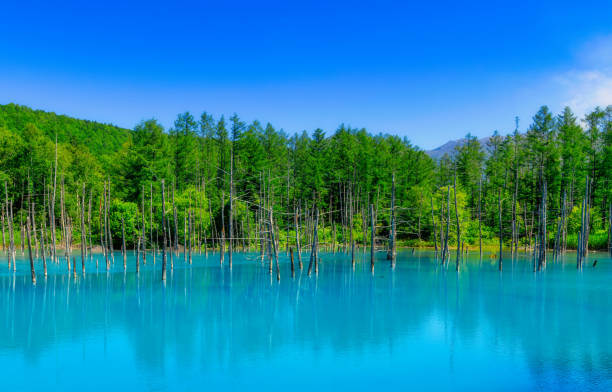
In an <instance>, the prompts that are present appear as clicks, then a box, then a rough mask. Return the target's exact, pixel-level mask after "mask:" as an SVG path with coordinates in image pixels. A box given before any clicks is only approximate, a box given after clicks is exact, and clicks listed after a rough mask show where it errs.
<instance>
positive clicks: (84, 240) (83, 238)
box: [43, 184, 125, 275]
mask: <svg viewBox="0 0 612 392" xmlns="http://www.w3.org/2000/svg"><path fill="white" fill-rule="evenodd" d="M81 196H82V203H81V269H82V273H83V275H84V274H85V249H86V248H87V236H86V234H85V184H83V192H82V193H81ZM124 235H125V234H124ZM124 247H125V245H124ZM43 253H44V252H43Z"/></svg>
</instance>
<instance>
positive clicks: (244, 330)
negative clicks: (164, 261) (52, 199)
mask: <svg viewBox="0 0 612 392" xmlns="http://www.w3.org/2000/svg"><path fill="white" fill-rule="evenodd" d="M283 256H284V255H283ZM380 256H381V259H379V260H377V265H376V271H375V273H374V275H372V274H371V273H370V266H369V258H368V257H367V256H366V255H364V254H362V253H359V256H358V257H359V258H358V262H357V264H356V268H355V271H353V270H352V268H351V263H350V256H349V255H346V254H336V255H333V254H322V255H321V264H320V270H319V274H318V276H315V275H314V273H313V275H312V276H310V277H308V276H307V274H306V270H304V271H302V272H300V271H299V270H298V269H297V265H296V273H295V278H291V273H290V270H289V262H288V258H287V257H281V281H280V282H277V281H276V277H275V276H273V277H271V276H270V274H269V272H268V266H267V264H265V265H264V264H262V263H261V262H259V261H258V260H257V258H256V255H253V254H250V255H245V254H236V255H235V256H234V266H233V269H232V270H231V271H230V270H229V269H228V267H227V258H226V263H225V265H224V266H223V268H221V267H220V266H219V256H218V254H212V253H211V254H209V256H208V258H205V257H204V256H199V255H194V258H193V265H191V266H189V265H186V264H185V263H184V261H183V260H182V255H181V256H180V259H178V260H177V259H176V258H175V260H174V270H173V271H168V280H167V282H166V283H165V285H164V284H163V283H162V282H161V263H160V259H161V258H160V257H159V256H158V257H157V264H156V265H155V266H154V265H153V264H152V257H151V256H150V255H149V257H148V258H147V261H148V263H147V265H146V266H141V270H140V274H139V275H136V273H135V272H134V269H135V268H134V265H135V258H134V257H133V255H132V254H130V257H129V258H128V270H127V272H124V271H123V263H122V258H121V255H120V254H118V253H117V254H116V255H115V264H114V265H113V267H112V270H111V271H110V272H108V273H107V272H106V271H105V265H104V262H103V260H102V257H101V255H94V257H95V258H98V259H99V261H100V263H99V266H100V268H99V270H98V271H96V267H95V262H88V265H87V272H86V274H85V276H81V275H80V274H79V275H78V276H77V277H76V279H75V278H74V277H73V275H72V274H70V275H69V274H68V273H67V272H66V265H65V262H63V263H62V264H60V265H55V264H49V276H48V277H47V278H46V279H45V278H44V277H43V276H42V264H41V262H40V261H37V264H36V270H37V274H38V276H37V278H38V283H37V284H36V286H32V284H31V280H30V272H29V263H28V262H27V261H26V260H25V259H24V258H23V257H22V258H21V259H20V260H18V264H17V271H16V272H13V271H9V270H8V269H7V268H6V264H5V263H6V257H5V256H4V255H3V257H2V262H3V263H2V264H3V265H4V268H2V269H0V369H2V370H0V374H2V384H3V387H2V390H7V391H21V390H43V389H44V390H47V391H49V390H50V391H60V390H61V391H64V390H75V389H81V390H100V391H101V390H105V391H108V390H109V389H110V390H112V389H115V390H117V389H119V390H127V389H132V390H154V391H157V390H162V391H166V390H205V389H209V390H210V389H220V388H226V389H229V390H235V389H246V388H248V389H250V390H260V389H262V390H263V389H265V390H267V391H269V390H281V389H282V390H292V391H295V390H309V391H312V390H313V388H318V389H324V390H328V389H337V388H343V389H348V388H350V389H352V390H378V389H380V388H401V389H402V390H405V389H409V388H410V389H414V390H424V389H428V390H447V389H454V390H486V391H491V390H543V389H544V390H576V391H585V390H598V391H599V390H600V391H606V390H607V391H609V390H612V319H611V316H610V311H611V310H612V261H611V260H610V259H609V258H607V257H606V256H605V255H603V254H594V253H593V254H591V255H590V256H589V257H590V260H591V262H592V260H593V259H595V258H597V259H598V260H599V263H598V265H597V267H596V268H592V267H590V265H591V263H590V262H589V263H588V265H589V266H588V267H585V268H584V270H583V271H581V272H579V271H577V270H576V268H575V254H568V255H567V256H566V260H564V261H563V262H558V263H551V262H550V261H549V263H548V267H547V269H546V271H545V272H542V273H535V274H534V273H533V272H532V266H531V264H530V263H529V261H527V259H526V258H524V257H519V259H518V260H515V261H511V260H510V259H509V258H506V260H505V263H504V268H505V269H504V271H503V273H502V274H500V273H499V272H498V271H497V264H496V262H495V260H491V259H490V258H489V257H488V256H485V258H484V259H483V260H482V261H480V260H479V259H478V258H475V257H474V256H471V257H470V258H469V259H466V260H464V261H463V263H462V266H461V272H460V273H459V274H457V273H456V272H455V271H454V266H451V267H450V268H449V269H446V268H443V267H441V266H439V265H438V264H437V263H436V262H435V261H434V260H433V258H432V256H433V255H432V253H431V252H416V254H414V255H412V254H411V252H400V253H399V254H398V262H397V266H396V268H395V270H391V269H390V267H389V264H388V262H387V261H385V260H383V259H382V256H383V255H382V254H380ZM76 258H77V260H78V263H80V255H77V256H76ZM305 259H306V260H307V255H306V254H305ZM296 264H297V263H296ZM306 267H307V265H305V268H306ZM78 271H79V272H80V264H79V268H78Z"/></svg>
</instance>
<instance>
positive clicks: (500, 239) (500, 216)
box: [497, 190, 504, 271]
mask: <svg viewBox="0 0 612 392" xmlns="http://www.w3.org/2000/svg"><path fill="white" fill-rule="evenodd" d="M497 204H498V208H497V212H498V216H499V261H498V266H499V270H500V271H501V270H502V269H503V254H502V245H503V243H504V233H503V227H502V203H501V190H499V191H498V192H497Z"/></svg>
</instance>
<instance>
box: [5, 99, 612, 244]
mask: <svg viewBox="0 0 612 392" xmlns="http://www.w3.org/2000/svg"><path fill="white" fill-rule="evenodd" d="M56 137H57V151H58V153H57V155H58V174H57V175H58V180H57V181H58V184H60V183H61V182H63V183H64V184H65V200H66V209H67V213H68V215H69V216H73V218H72V221H73V222H78V209H77V208H78V205H77V194H80V193H82V186H83V185H85V187H86V192H85V195H86V197H87V198H88V199H89V198H91V199H92V200H93V209H92V213H91V216H92V227H93V229H92V231H93V234H94V236H96V235H98V234H97V233H99V228H98V227H99V210H100V203H101V197H102V193H103V187H104V182H105V181H110V184H111V189H112V200H113V201H112V207H111V227H112V230H113V232H114V234H115V235H114V239H115V241H118V240H119V236H118V233H120V220H121V217H122V216H124V217H125V219H126V230H127V231H128V238H129V239H128V241H129V242H130V244H131V243H133V241H134V238H135V236H136V233H138V232H139V230H140V229H139V227H138V226H139V224H140V223H139V222H141V221H142V219H141V218H139V216H141V214H142V211H143V197H144V198H145V199H146V202H147V204H146V205H144V212H145V216H146V217H147V221H146V223H145V226H147V225H148V227H149V228H150V226H151V224H152V225H153V229H154V230H153V231H151V239H152V238H153V232H155V233H156V235H157V231H158V230H159V215H160V214H159V211H160V206H161V201H160V199H161V198H160V195H159V193H160V192H159V180H160V179H162V178H163V179H165V181H166V184H167V187H169V188H170V189H171V190H172V189H173V188H174V192H173V193H174V195H173V197H174V199H175V203H176V205H177V211H178V213H177V220H178V224H177V227H179V228H181V230H178V231H179V233H178V234H179V237H181V238H182V233H183V231H182V227H183V226H182V223H183V221H184V219H185V211H187V210H188V209H191V211H192V213H193V216H194V219H195V223H194V224H195V225H196V227H197V228H198V230H199V232H200V234H199V238H200V239H202V238H203V237H204V236H206V237H208V238H210V237H211V236H214V235H215V233H218V232H219V227H220V224H221V223H220V222H221V220H220V214H221V206H222V205H225V204H227V203H228V195H229V183H230V181H229V173H230V165H231V162H232V152H233V166H232V169H233V178H234V195H235V203H234V204H235V215H234V217H233V219H234V223H235V225H234V228H235V230H239V231H241V232H242V233H243V234H244V233H245V232H247V233H246V234H245V236H247V235H248V234H249V233H248V232H252V231H253V230H254V227H255V223H254V222H255V221H256V218H257V213H258V205H259V202H260V201H261V198H262V191H263V190H264V189H265V190H266V192H267V196H266V197H269V198H270V200H271V203H272V205H273V206H274V211H275V212H277V213H278V218H276V219H277V223H278V225H279V228H280V231H281V232H285V230H286V229H291V230H292V229H293V226H292V225H293V213H294V211H295V210H296V207H300V208H301V209H302V210H303V211H306V210H307V209H308V208H310V207H312V206H313V205H316V206H317V207H318V208H319V209H320V210H321V211H322V213H325V214H324V215H322V218H321V222H320V223H321V226H322V227H323V233H324V234H323V235H327V236H330V235H331V233H332V230H331V229H332V227H338V230H337V231H336V240H337V241H340V242H342V241H345V240H346V237H347V234H346V233H348V228H347V227H348V222H349V219H348V216H347V211H349V208H348V207H347V206H348V205H349V204H350V203H349V201H351V200H352V204H353V211H354V219H353V231H354V233H355V236H356V238H357V241H359V242H362V241H363V236H364V235H365V232H366V230H364V227H365V226H367V223H368V219H369V218H368V206H369V205H370V204H372V205H374V206H375V208H376V211H377V214H376V216H377V224H378V225H379V228H378V230H377V235H378V236H385V235H387V233H388V228H389V224H390V219H389V218H390V198H391V178H392V174H393V173H395V175H396V206H397V207H396V214H397V222H398V237H399V240H400V242H401V243H404V244H414V245H426V244H432V243H433V242H432V241H433V235H432V232H433V230H432V229H433V225H432V215H433V219H435V224H436V227H437V228H438V231H437V232H438V233H439V230H440V228H441V227H442V226H441V224H442V225H445V224H446V220H447V216H448V214H447V212H448V210H447V208H450V211H451V215H450V216H451V219H450V225H451V229H450V231H449V232H450V238H451V242H452V240H453V238H454V237H453V235H454V234H453V233H454V232H455V230H454V228H453V227H454V226H455V225H456V223H455V216H454V214H455V207H454V204H453V203H450V205H449V206H447V203H448V200H447V198H448V195H449V192H448V188H447V187H448V186H451V187H452V185H453V181H454V177H455V175H456V176H457V199H458V204H457V209H458V211H457V212H458V216H459V221H460V226H461V232H462V239H463V240H465V241H467V243H468V244H476V243H477V242H478V237H479V224H478V221H479V219H478V218H479V205H480V211H481V213H480V216H481V218H482V227H481V230H482V236H483V238H484V240H483V241H484V242H485V243H493V242H494V241H495V239H496V238H499V234H500V229H499V222H498V213H499V202H501V214H502V229H501V230H502V234H503V238H504V239H506V243H507V244H509V241H510V239H511V237H512V230H513V227H515V229H514V230H516V231H517V236H518V238H519V242H520V243H521V245H527V244H531V241H532V239H531V238H532V236H534V235H535V234H534V232H535V231H536V230H537V223H536V221H537V216H536V215H537V214H538V211H539V210H538V208H539V203H540V202H541V199H542V197H541V194H542V186H543V184H544V183H546V186H547V199H546V204H547V210H548V219H547V221H546V224H547V227H548V233H550V236H549V240H550V239H551V238H552V237H553V236H554V235H555V234H556V232H557V227H558V225H559V222H560V220H559V216H560V214H561V209H562V206H563V203H562V200H563V196H564V194H565V196H566V212H567V216H568V219H567V220H566V222H565V225H564V227H563V232H565V231H566V232H567V240H568V245H569V246H572V243H575V237H576V233H577V231H578V226H579V225H580V206H581V203H582V197H583V195H584V191H585V184H586V177H587V175H588V176H589V178H590V180H591V181H592V183H591V192H590V196H589V197H590V208H591V218H590V221H589V225H590V231H591V232H592V237H591V246H594V247H602V248H603V247H606V245H607V242H608V234H607V233H608V226H609V220H610V219H609V206H610V203H612V106H609V107H607V108H606V109H601V108H596V109H595V110H594V111H592V112H591V113H589V114H587V115H586V116H585V118H584V121H582V122H581V121H579V120H578V119H577V118H576V116H575V115H574V114H572V112H571V110H570V109H569V108H565V109H564V110H563V112H562V113H559V114H556V115H555V114H553V113H551V112H550V110H549V109H548V107H546V106H543V107H541V108H540V109H539V110H538V111H537V113H536V114H535V115H534V116H533V119H532V121H531V124H530V126H529V128H528V130H527V131H526V132H525V133H520V132H518V129H516V130H514V132H510V133H509V134H508V136H502V135H500V134H499V133H498V132H494V133H493V135H492V136H491V137H490V138H489V139H488V141H487V143H486V145H484V146H483V145H481V144H480V142H479V141H478V140H477V139H476V138H475V137H472V136H471V135H467V140H466V142H465V143H464V144H462V145H460V146H458V147H457V148H456V150H455V152H454V153H453V154H452V155H445V156H444V157H442V158H441V159H440V160H439V161H434V160H433V159H431V158H430V157H429V156H428V155H427V153H425V152H424V151H422V150H420V149H419V148H418V147H416V146H413V145H411V144H410V142H409V141H408V140H407V139H406V138H399V137H397V136H392V135H383V134H377V135H375V134H371V133H369V132H368V131H366V130H365V129H354V128H350V127H345V126H344V125H341V126H340V127H339V128H338V129H337V130H336V131H335V132H333V133H332V134H330V135H326V134H325V132H324V131H323V130H321V129H316V130H314V132H312V133H308V132H306V131H304V132H302V133H299V134H294V135H288V134H286V133H285V132H283V131H282V130H276V129H275V128H274V127H273V126H272V125H271V124H269V123H267V124H265V125H264V124H262V123H260V122H258V121H254V122H252V123H250V124H247V123H245V122H243V121H242V120H241V119H240V118H239V117H238V116H237V115H235V114H234V115H233V116H231V117H230V118H229V119H227V120H226V119H225V118H224V117H220V118H218V119H214V118H213V117H212V116H211V115H209V114H207V113H206V112H204V113H203V114H201V116H199V117H198V118H196V117H194V116H193V115H192V114H190V113H188V112H186V113H182V114H179V115H178V116H177V118H176V121H175V122H174V126H173V127H172V128H170V129H168V130H165V129H164V128H163V127H162V126H161V125H160V124H159V123H158V122H157V121H156V120H147V121H143V122H141V123H139V124H138V125H137V126H136V127H135V128H134V129H133V130H128V129H123V128H119V127H116V126H113V125H108V124H100V123H96V122H92V121H86V120H78V119H74V118H70V117H67V116H60V115H56V114H54V113H48V112H43V111H39V110H32V109H30V108H28V107H25V106H19V105H14V104H8V105H0V177H1V180H2V182H3V183H4V182H6V184H7V189H8V195H7V197H8V199H9V200H12V202H13V209H14V211H15V212H14V216H15V219H16V222H17V223H18V222H19V221H20V220H21V222H23V212H22V210H24V209H27V203H26V199H27V195H31V197H32V200H33V202H34V203H35V206H38V207H36V213H37V216H39V217H38V218H37V219H44V216H48V214H46V209H44V208H42V207H41V206H45V207H47V208H48V203H49V200H50V198H49V197H48V195H49V192H50V188H51V186H52V184H53V173H54V162H55V149H56V144H55V140H56ZM58 186H59V185H58ZM151 192H152V194H153V200H152V202H151V201H150V200H149V198H150V197H151ZM452 192H453V191H452V189H451V198H452V197H453V196H454V194H453V193H452ZM5 200H6V198H3V200H2V202H3V205H4V207H3V208H2V211H3V215H4V214H5V211H6V208H5V207H6V205H5V204H4V201H5ZM479 200H480V204H479ZM58 202H59V200H56V203H58ZM149 203H151V204H152V209H153V211H154V213H153V216H152V217H151V216H150V210H151V205H149ZM432 206H433V214H432ZM442 208H443V209H444V213H443V211H442ZM168 211H170V210H168ZM43 214H45V215H43ZM225 214H227V211H225ZM170 215H171V214H170ZM171 218H172V216H171ZM224 218H225V220H224V222H225V225H227V222H228V220H227V216H224ZM3 222H4V221H3ZM513 222H514V223H513ZM3 224H4V223H3ZM76 226H78V225H75V230H76V231H78V230H79V228H78V227H76ZM149 228H147V230H149ZM325 228H327V229H325ZM226 231H227V229H226ZM287 233H288V231H287ZM343 234H344V235H343ZM73 238H75V240H76V241H77V242H78V241H79V239H80V236H78V235H74V236H73ZM289 238H290V241H293V237H291V235H289ZM284 239H285V236H283V237H281V240H284ZM153 241H155V240H153Z"/></svg>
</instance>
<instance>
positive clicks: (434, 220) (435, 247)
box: [364, 195, 438, 260]
mask: <svg viewBox="0 0 612 392" xmlns="http://www.w3.org/2000/svg"><path fill="white" fill-rule="evenodd" d="M430 201H431V226H432V232H433V237H434V238H433V240H434V257H435V259H436V260H437V259H438V234H437V232H436V219H435V215H434V205H433V195H431V197H430ZM364 238H365V237H364Z"/></svg>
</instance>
